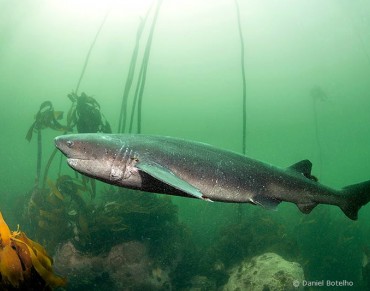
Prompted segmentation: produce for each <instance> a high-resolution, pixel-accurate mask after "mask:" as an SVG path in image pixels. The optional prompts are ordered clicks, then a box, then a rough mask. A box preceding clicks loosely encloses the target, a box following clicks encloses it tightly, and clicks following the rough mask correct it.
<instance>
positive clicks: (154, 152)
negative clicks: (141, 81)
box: [55, 134, 370, 220]
mask: <svg viewBox="0 0 370 291" xmlns="http://www.w3.org/2000/svg"><path fill="white" fill-rule="evenodd" d="M55 144H56V146H57V148H59V149H60V150H61V151H62V152H63V153H64V154H65V155H66V156H67V158H68V159H67V162H68V164H69V166H70V167H72V168H73V169H75V170H76V171H78V172H80V173H82V174H85V175H87V176H89V177H93V178H96V179H99V180H101V181H103V182H106V183H109V184H114V185H118V186H122V187H126V188H131V189H138V190H142V191H147V192H155V193H163V194H170V195H177V196H184V197H193V198H200V199H204V200H210V201H222V202H238V203H243V202H246V203H252V204H258V205H262V206H264V207H266V208H273V207H275V206H277V205H278V204H279V203H280V202H282V201H285V202H292V203H295V204H296V205H297V206H298V208H299V209H300V210H301V211H302V212H303V213H309V212H311V210H312V209H313V208H314V207H315V206H316V205H318V204H330V205H336V206H338V207H340V208H341V209H342V211H343V212H344V213H345V214H346V215H347V216H348V217H349V218H350V219H353V220H356V219H357V213H358V210H359V209H360V208H361V206H363V205H365V204H367V203H368V202H369V200H370V181H367V182H363V183H360V184H356V185H351V186H347V187H345V188H343V189H342V190H334V189H331V188H328V187H326V186H324V185H322V184H320V183H318V182H317V179H316V178H315V177H314V176H312V175H311V167H312V164H311V162H310V161H308V160H303V161H301V162H298V163H296V164H294V165H292V166H291V167H288V168H286V169H280V168H277V167H274V166H271V165H269V164H265V163H262V162H260V161H257V160H254V159H251V158H248V157H245V156H242V155H240V154H237V153H234V152H231V151H226V150H223V149H218V148H216V147H213V146H210V145H207V144H203V143H199V142H192V141H187V140H183V139H177V138H172V137H164V136H149V135H135V134H133V135H129V134H117V135H116V134H74V135H73V134H72V135H64V136H59V137H57V138H56V139H55Z"/></svg>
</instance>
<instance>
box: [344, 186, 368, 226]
mask: <svg viewBox="0 0 370 291" xmlns="http://www.w3.org/2000/svg"><path fill="white" fill-rule="evenodd" d="M342 193H343V195H344V197H345V200H344V202H343V203H342V205H340V206H339V207H340V208H341V209H342V211H343V212H344V214H345V215H347V217H349V218H350V219H352V220H357V216H358V211H359V210H360V208H361V207H362V206H364V205H366V204H367V203H368V202H369V201H370V180H369V181H366V182H362V183H359V184H354V185H350V186H347V187H344V188H343V189H342Z"/></svg>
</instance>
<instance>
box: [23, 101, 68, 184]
mask: <svg viewBox="0 0 370 291" xmlns="http://www.w3.org/2000/svg"><path fill="white" fill-rule="evenodd" d="M62 118H63V112H62V111H55V110H54V107H53V104H52V103H51V102H50V101H45V102H43V103H41V105H40V109H39V110H38V112H37V113H36V115H35V121H34V122H33V123H32V125H31V126H30V128H29V129H28V132H27V135H26V139H27V140H28V141H29V142H30V141H31V139H32V136H33V133H34V132H36V133H37V166H36V181H37V182H38V181H39V180H40V174H41V159H42V137H41V131H42V130H43V129H46V128H50V129H53V130H57V131H62V132H65V131H68V127H67V126H63V125H61V124H60V123H59V121H58V120H61V119H62Z"/></svg>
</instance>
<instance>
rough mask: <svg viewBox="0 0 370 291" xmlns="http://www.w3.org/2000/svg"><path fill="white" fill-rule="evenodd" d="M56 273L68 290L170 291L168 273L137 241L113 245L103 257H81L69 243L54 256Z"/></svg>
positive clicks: (81, 254) (82, 255)
mask: <svg viewBox="0 0 370 291" xmlns="http://www.w3.org/2000/svg"><path fill="white" fill-rule="evenodd" d="M54 262H55V270H56V271H57V272H58V273H60V274H62V275H63V276H65V277H67V279H68V282H69V286H68V290H87V289H91V288H92V286H93V287H94V288H95V289H94V290H111V291H115V290H120V291H121V290H171V281H170V278H169V275H168V271H165V270H163V269H161V268H160V267H159V266H158V265H157V264H155V263H154V261H153V259H152V258H150V256H149V254H148V250H147V247H146V246H145V245H144V244H143V243H141V242H138V241H130V242H125V243H121V244H118V245H115V246H113V247H112V248H111V249H110V251H109V252H108V253H106V254H104V255H103V254H102V255H96V256H93V255H89V254H83V253H81V252H79V251H77V249H76V248H75V246H74V245H73V244H72V243H71V242H67V243H65V244H63V245H62V246H61V247H60V248H59V250H58V252H57V253H56V255H55V257H54Z"/></svg>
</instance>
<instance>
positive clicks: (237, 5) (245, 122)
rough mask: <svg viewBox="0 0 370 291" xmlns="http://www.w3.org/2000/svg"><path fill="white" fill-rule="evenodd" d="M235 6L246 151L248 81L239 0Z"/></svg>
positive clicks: (243, 149)
mask: <svg viewBox="0 0 370 291" xmlns="http://www.w3.org/2000/svg"><path fill="white" fill-rule="evenodd" d="M235 8H236V15H237V19H238V31H239V39H240V64H241V73H242V82H243V85H242V88H243V93H242V104H243V105H242V106H243V107H242V109H243V119H242V124H243V133H242V138H243V141H242V153H243V154H245V153H246V142H247V141H246V138H247V137H246V135H247V108H246V107H247V82H246V77H245V57H244V39H243V32H242V25H241V19H240V10H239V4H238V0H235Z"/></svg>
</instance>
